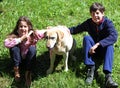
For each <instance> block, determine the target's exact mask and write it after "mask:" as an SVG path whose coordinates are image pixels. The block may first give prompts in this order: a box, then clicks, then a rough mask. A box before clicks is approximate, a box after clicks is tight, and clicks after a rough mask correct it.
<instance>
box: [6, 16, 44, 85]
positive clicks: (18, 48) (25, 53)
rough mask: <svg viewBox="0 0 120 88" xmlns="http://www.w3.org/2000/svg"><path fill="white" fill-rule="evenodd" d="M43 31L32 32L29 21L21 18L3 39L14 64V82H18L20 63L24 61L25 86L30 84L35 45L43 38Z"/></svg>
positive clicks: (23, 17)
mask: <svg viewBox="0 0 120 88" xmlns="http://www.w3.org/2000/svg"><path fill="white" fill-rule="evenodd" d="M44 32H45V31H44V30H36V31H33V26H32V23H31V21H30V20H29V19H28V18H27V17H25V16H22V17H20V18H19V19H18V21H17V23H16V26H15V28H14V30H13V31H12V32H11V33H10V34H9V35H8V37H7V38H6V39H5V42H4V45H5V47H7V48H9V50H10V56H11V58H12V59H13V62H14V72H15V80H16V81H17V82H18V81H20V72H19V70H20V69H19V68H20V63H22V62H23V61H25V66H26V72H25V79H26V85H27V86H30V84H31V71H32V67H33V65H34V62H35V59H36V43H37V41H38V40H40V39H42V38H43V37H44V35H43V34H44Z"/></svg>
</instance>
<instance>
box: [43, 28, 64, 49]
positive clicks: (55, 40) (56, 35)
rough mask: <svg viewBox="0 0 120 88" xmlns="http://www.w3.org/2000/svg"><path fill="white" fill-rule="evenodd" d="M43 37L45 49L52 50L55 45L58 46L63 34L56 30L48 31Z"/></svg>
mask: <svg viewBox="0 0 120 88" xmlns="http://www.w3.org/2000/svg"><path fill="white" fill-rule="evenodd" d="M44 35H45V38H46V47H47V48H48V49H52V48H54V47H55V46H56V45H58V44H60V42H61V40H62V38H63V36H64V33H63V32H61V31H60V30H57V29H48V30H47V31H46V32H45V34H44Z"/></svg>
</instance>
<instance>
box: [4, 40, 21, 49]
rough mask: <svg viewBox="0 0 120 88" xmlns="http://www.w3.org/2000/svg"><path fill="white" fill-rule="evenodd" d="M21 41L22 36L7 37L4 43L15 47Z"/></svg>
mask: <svg viewBox="0 0 120 88" xmlns="http://www.w3.org/2000/svg"><path fill="white" fill-rule="evenodd" d="M19 43H21V38H7V39H5V41H4V45H5V47H7V48H11V47H14V46H15V45H17V44H19Z"/></svg>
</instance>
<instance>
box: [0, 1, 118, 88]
mask: <svg viewBox="0 0 120 88" xmlns="http://www.w3.org/2000/svg"><path fill="white" fill-rule="evenodd" d="M95 1H98V2H101V3H102V4H103V5H104V6H105V7H106V12H105V15H107V16H108V18H110V19H111V20H112V21H113V23H114V24H115V28H116V29H117V31H118V33H120V26H119V25H120V22H119V21H120V16H119V14H120V13H119V11H120V2H119V1H118V0H0V33H1V34H0V41H1V42H0V49H1V50H0V88H25V86H24V78H23V79H22V82H21V83H19V84H17V83H15V82H14V76H13V69H12V63H11V62H12V61H11V59H10V56H9V51H8V49H7V48H5V47H4V44H3V43H4V39H5V37H6V35H7V34H8V33H10V32H11V31H12V30H13V28H14V27H15V25H16V21H17V20H18V18H19V16H23V15H24V16H28V17H29V18H30V20H31V21H32V23H33V25H34V28H38V29H43V28H45V27H47V26H55V25H66V26H67V27H71V26H75V25H77V24H79V23H81V22H83V21H84V20H86V19H87V18H89V17H90V14H89V6H90V5H91V4H92V3H93V2H95ZM84 35H86V33H82V34H78V35H73V37H74V38H75V39H76V40H77V51H78V52H77V53H76V56H77V63H76V64H74V65H70V67H69V68H70V69H69V71H68V72H67V73H66V72H64V71H63V69H61V68H62V64H63V63H62V61H60V63H59V64H58V66H57V67H56V69H55V72H54V73H53V74H50V75H49V76H46V75H45V71H46V70H47V69H48V67H49V58H48V57H49V55H48V52H47V49H46V47H45V41H44V40H41V41H40V42H38V44H37V64H36V66H37V67H36V68H35V71H34V74H33V81H32V85H31V88H102V87H103V84H104V74H103V72H102V65H101V66H100V68H99V70H98V71H99V76H98V77H97V80H96V79H95V80H94V81H93V84H92V85H90V86H87V85H86V84H85V83H84V80H85V74H86V73H85V65H84V64H83V56H82V54H83V53H82V38H83V36H84ZM118 40H120V37H118ZM119 53H120V41H117V42H116V43H115V55H114V65H113V74H112V76H113V79H114V80H115V81H116V82H117V83H118V84H119V85H120V80H119V79H120V75H119V74H120V67H119V66H120V62H119ZM22 75H23V76H24V73H22Z"/></svg>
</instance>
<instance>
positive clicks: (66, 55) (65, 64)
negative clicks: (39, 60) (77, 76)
mask: <svg viewBox="0 0 120 88" xmlns="http://www.w3.org/2000/svg"><path fill="white" fill-rule="evenodd" d="M68 56H69V52H66V53H65V54H64V55H63V58H64V67H65V71H68Z"/></svg>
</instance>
